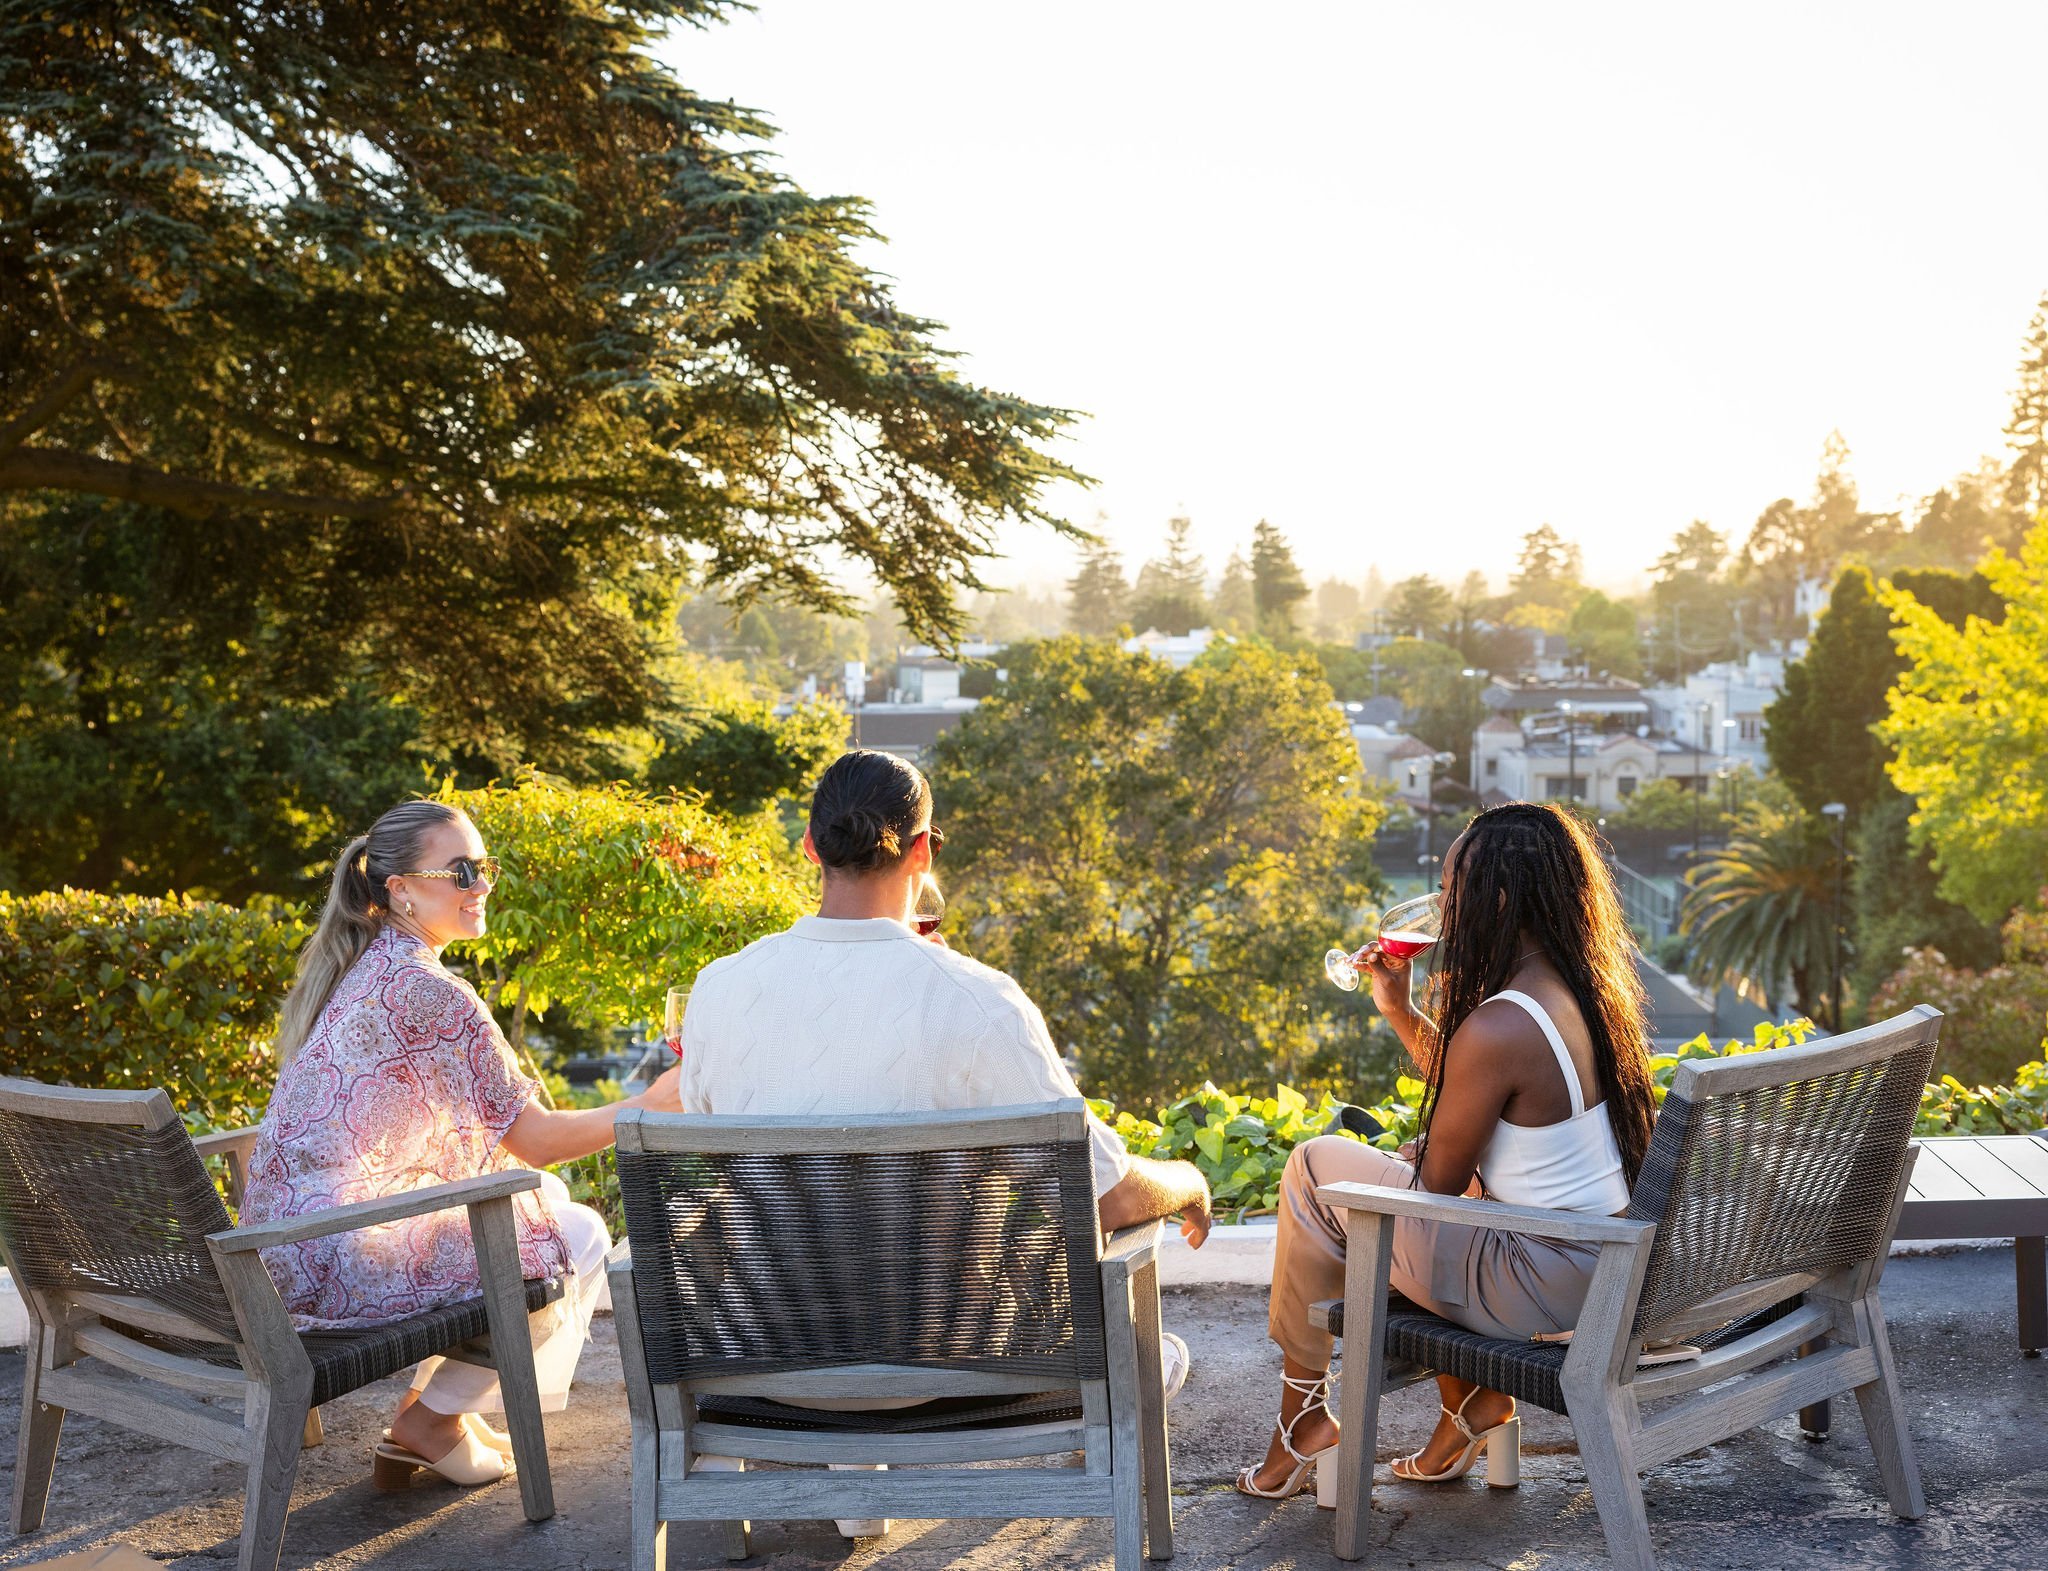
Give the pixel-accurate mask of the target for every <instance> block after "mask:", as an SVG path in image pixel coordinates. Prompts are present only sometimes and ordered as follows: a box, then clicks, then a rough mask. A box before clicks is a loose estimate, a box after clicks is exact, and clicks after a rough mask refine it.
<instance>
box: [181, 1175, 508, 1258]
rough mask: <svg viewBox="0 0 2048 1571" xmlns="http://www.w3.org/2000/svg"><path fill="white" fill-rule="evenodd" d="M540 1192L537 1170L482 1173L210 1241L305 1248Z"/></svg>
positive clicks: (222, 1246)
mask: <svg viewBox="0 0 2048 1571" xmlns="http://www.w3.org/2000/svg"><path fill="white" fill-rule="evenodd" d="M538 1188H540V1174H538V1173H536V1172H534V1171H533V1170H532V1169H531V1168H520V1169H518V1170H516V1171H512V1172H505V1173H482V1174H479V1175H478V1176H477V1177H475V1178H464V1179H461V1180H459V1181H457V1182H456V1183H452V1184H430V1185H429V1186H428V1187H426V1188H425V1189H408V1190H407V1191H406V1192H405V1193H404V1194H402V1195H387V1196H385V1197H384V1198H383V1199H382V1200H358V1201H355V1202H354V1203H353V1204H350V1205H345V1206H329V1207H327V1208H326V1209H325V1210H322V1211H309V1212H307V1213H306V1214H305V1215H304V1216H295V1217H291V1218H289V1219H288V1220H286V1221H283V1222H266V1223H261V1224H259V1225H257V1226H255V1227H231V1228H229V1229H228V1230H227V1231H226V1232H224V1233H209V1234H208V1235H207V1239H206V1241H207V1242H208V1243H209V1244H211V1245H212V1246H213V1247H214V1248H215V1249H218V1250H220V1251H222V1252H223V1253H225V1254H239V1253H243V1252H245V1251H247V1250H251V1249H273V1248H275V1247H276V1246H278V1245H279V1244H298V1243H303V1242H304V1241H305V1240H307V1239H309V1238H326V1237H328V1236H329V1235H330V1234H333V1233H353V1232H354V1231H356V1229H357V1228H362V1227H379V1226H381V1225H383V1224H384V1223H386V1222H402V1221H404V1220H405V1219H406V1218H407V1217H412V1216H424V1215H426V1214H427V1213H428V1212H429V1211H452V1210H454V1209H455V1208H456V1207H457V1206H473V1205H478V1204H481V1203H482V1202H483V1201H486V1200H504V1199H509V1198H510V1197H511V1196H513V1195H516V1194H521V1193H524V1192H525V1191H526V1190H529V1189H538Z"/></svg>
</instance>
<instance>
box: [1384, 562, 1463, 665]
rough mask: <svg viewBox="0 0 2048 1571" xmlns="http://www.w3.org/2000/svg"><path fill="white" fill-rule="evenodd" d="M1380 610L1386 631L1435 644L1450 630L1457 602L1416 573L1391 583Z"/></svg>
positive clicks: (1434, 582) (1408, 640)
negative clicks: (1381, 610)
mask: <svg viewBox="0 0 2048 1571" xmlns="http://www.w3.org/2000/svg"><path fill="white" fill-rule="evenodd" d="M1383 611H1384V619H1385V622H1386V626H1387V628H1388V630H1389V631H1390V632H1394V633H1399V634H1401V635H1402V639H1401V641H1403V642H1415V643H1429V644H1434V643H1435V642H1436V641H1437V640H1438V639H1441V638H1443V637H1444V636H1445V635H1446V634H1447V633H1448V632H1449V631H1450V628H1451V624H1452V622H1453V621H1454V620H1455V619H1456V617H1457V614H1458V603H1457V601H1456V600H1455V599H1454V598H1453V597H1452V595H1451V592H1450V590H1448V589H1446V588H1444V586H1443V585H1442V584H1440V583H1438V582H1437V581H1436V580H1435V579H1434V578H1432V577H1430V576H1429V574H1427V573H1417V574H1416V575H1415V576H1414V577H1413V578H1404V579H1402V580H1401V581H1400V582H1399V583H1398V584H1396V585H1394V588H1393V592H1392V593H1391V594H1389V595H1388V596H1387V603H1386V605H1385V606H1384V607H1383ZM1389 647H1390V648H1391V647H1392V646H1389ZM1454 652H1455V651H1454ZM1462 658H1463V657H1462V656H1461V657H1460V660H1461V663H1462Z"/></svg>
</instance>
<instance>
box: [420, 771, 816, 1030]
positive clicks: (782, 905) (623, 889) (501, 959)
mask: <svg viewBox="0 0 2048 1571" xmlns="http://www.w3.org/2000/svg"><path fill="white" fill-rule="evenodd" d="M435 797H436V799H437V800H440V801H444V802H449V803H452V804H453V805H455V806H457V807H459V808H461V809H462V810H463V811H464V812H466V813H468V814H469V816H470V817H471V818H472V819H473V820H474V821H475V823H476V826H477V829H478V831H479V832H480V833H481V834H482V835H483V838H484V843H485V844H486V845H488V846H489V847H490V848H491V850H492V851H493V852H494V853H495V854H496V855H498V856H499V857H500V858H502V859H503V861H504V864H505V870H506V871H505V888H504V891H503V893H502V894H501V895H500V896H499V897H498V899H497V900H495V901H493V902H492V907H491V926H490V931H489V932H488V933H486V934H485V935H484V936H483V937H482V938H480V939H477V940H474V941H472V942H466V943H463V944H461V945H459V946H456V947H455V949H454V951H453V952H454V953H455V954H457V955H460V956H462V957H463V958H464V959H466V960H467V961H468V962H469V963H471V964H473V965H474V966H475V967H476V970H477V973H478V990H479V992H481V993H482V994H483V997H484V1000H485V1002H487V1003H488V1004H490V1005H491V1006H492V1008H493V1009H494V1010H498V1011H500V1013H499V1024H500V1025H501V1026H503V1027H504V1028H505V1032H506V1035H507V1036H509V1037H510V1038H512V1040H513V1042H514V1044H515V1046H517V1045H521V1044H523V1040H524V1035H525V1023H526V1017H527V1015H528V1013H529V1012H541V1011H545V1010H546V1009H548V1008H549V1007H550V1006H551V1005H553V1004H555V1003H557V1002H560V1003H563V1004H566V1005H568V1006H569V1007H570V1008H571V1009H573V1010H574V1011H575V1012H576V1013H577V1014H578V1015H579V1016H581V1017H584V1018H591V1017H598V1018H607V1017H608V1018H611V1019H614V1020H650V1019H658V1018H659V1017H660V1012H661V1000H662V994H663V992H664V991H665V990H666V989H667V988H669V987H672V986H677V985H682V984H687V983H688V982H689V981H690V979H691V978H692V977H694V976H695V975H696V974H697V972H698V971H700V970H701V969H703V967H704V966H705V965H707V964H709V963H710V962H711V961H713V960H715V959H717V958H718V957H719V956H721V955H727V954H731V953H732V952H733V951H735V950H737V949H739V948H741V947H743V946H744V945H746V944H748V943H750V942H752V941H753V940H754V939H756V938H759V937H761V936H763V935H764V934H767V933H771V932H776V931H779V930H780V929H782V928H784V927H787V926H788V925H789V923H790V922H792V921H794V920H795V919H796V918H797V917H798V916H801V915H802V914H803V913H804V912H805V911H806V910H808V909H809V908H810V905H811V903H812V900H813V888H814V886H813V885H812V883H811V880H810V879H809V878H808V877H806V876H805V873H804V871H802V867H803V864H802V863H801V862H799V861H798V860H797V858H796V856H795V855H794V853H793V852H791V850H790V848H789V844H788V842H787V840H786V839H785V837H784V836H783V834H782V831H781V830H780V828H779V827H778V826H777V825H776V824H775V822H774V821H773V819H772V818H768V817H765V816H764V817H756V818H750V819H736V818H728V817H722V816H720V815H718V814H716V813H713V812H711V811H710V810H709V809H707V808H706V807H705V806H704V805H703V804H702V803H701V802H698V801H696V800H694V799H692V798H688V797H666V798H664V797H652V796H648V795H646V794H645V793H643V792H639V791H635V790H632V789H631V788H629V787H626V786H620V785H612V786H604V787H598V788H590V789H577V788H575V787H572V786H568V785H565V784H563V783H561V782H560V781H556V780H550V779H547V778H545V777H542V776H537V775H527V776H525V777H523V778H521V779H520V780H519V781H518V782H516V783H515V784H513V785H511V786H499V785H492V786H487V787H485V788H483V789H481V790H476V791H463V790H457V789H455V788H454V787H452V786H447V785H444V786H443V787H442V788H441V789H440V790H439V791H437V792H436V793H435ZM507 1010H509V1013H505V1012H504V1011H507Z"/></svg>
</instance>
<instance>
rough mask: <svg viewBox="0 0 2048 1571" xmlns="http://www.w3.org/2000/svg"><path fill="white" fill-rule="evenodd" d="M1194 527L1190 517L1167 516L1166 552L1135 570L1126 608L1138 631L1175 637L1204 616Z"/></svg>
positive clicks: (1204, 590)
mask: <svg viewBox="0 0 2048 1571" xmlns="http://www.w3.org/2000/svg"><path fill="white" fill-rule="evenodd" d="M1194 528H1195V526H1194V521H1193V520H1192V519H1187V518H1175V519H1170V520H1169V521H1168V522H1167V525H1166V554H1165V555H1164V556H1161V557H1154V558H1152V559H1151V560H1150V561H1148V562H1146V563H1145V565H1144V566H1143V567H1141V568H1140V569H1139V570H1138V582H1137V583H1136V584H1135V585H1134V586H1133V587H1132V589H1131V601H1130V608H1131V625H1132V626H1133V627H1135V628H1136V629H1137V630H1138V631H1139V632H1141V633H1142V632H1144V631H1145V630H1146V629H1148V628H1152V629H1156V630H1158V631H1159V632H1162V633H1170V634H1172V635H1174V636H1175V637H1179V636H1180V635H1182V634H1184V633H1187V632H1189V631H1191V630H1192V629H1194V628H1196V627H1199V626H1201V625H1202V623H1203V622H1204V620H1205V619H1206V618H1207V617H1208V614H1209V593H1208V575H1207V573H1206V572H1205V571H1204V569H1203V566H1202V554H1201V552H1199V551H1197V550H1196V549H1195V545H1194Z"/></svg>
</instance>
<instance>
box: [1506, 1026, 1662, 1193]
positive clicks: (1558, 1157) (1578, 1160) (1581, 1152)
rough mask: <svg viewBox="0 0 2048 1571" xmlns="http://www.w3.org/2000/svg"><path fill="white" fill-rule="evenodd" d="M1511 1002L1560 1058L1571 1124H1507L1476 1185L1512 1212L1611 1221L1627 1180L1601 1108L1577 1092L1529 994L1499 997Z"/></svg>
mask: <svg viewBox="0 0 2048 1571" xmlns="http://www.w3.org/2000/svg"><path fill="white" fill-rule="evenodd" d="M1493 998H1506V999H1512V1000H1513V1001H1514V1002H1515V1003H1517V1004H1520V1005H1521V1006H1522V1008H1524V1009H1525V1010H1527V1011H1528V1012H1529V1014H1530V1016H1531V1017H1532V1018H1533V1019H1534V1020H1535V1022H1536V1023H1537V1024H1538V1025H1539V1026H1541V1027H1542V1028H1543V1035H1544V1039H1545V1040H1546V1041H1548V1042H1549V1043H1550V1050H1551V1052H1553V1053H1555V1054H1556V1055H1557V1067H1558V1068H1559V1069H1560V1070H1562V1071H1563V1072H1564V1083H1565V1089H1566V1090H1568V1091H1570V1092H1571V1097H1572V1116H1571V1117H1570V1118H1567V1119H1566V1120H1565V1121H1564V1122H1563V1123H1561V1124H1537V1125H1525V1124H1511V1123H1509V1122H1508V1121H1507V1120H1506V1119H1502V1120H1501V1121H1500V1122H1499V1123H1497V1124H1495V1125H1494V1127H1493V1138H1492V1139H1491V1140H1489V1141H1487V1143H1486V1149H1485V1150H1484V1151H1482V1152H1481V1153H1480V1155H1479V1181H1480V1183H1481V1184H1482V1185H1483V1186H1484V1187H1485V1189H1486V1192H1487V1193H1488V1194H1489V1195H1492V1196H1493V1197H1494V1198H1495V1199H1496V1200H1504V1201H1506V1202H1507V1203H1508V1204H1509V1205H1517V1206H1544V1207H1547V1208H1549V1209H1551V1210H1553V1211H1587V1212H1592V1213H1594V1214H1596V1215H1599V1216H1612V1215H1613V1214H1614V1213H1615V1212H1617V1211H1620V1210H1623V1209H1625V1208H1626V1207H1627V1205H1628V1180H1627V1179H1626V1178H1625V1177H1623V1175H1622V1170H1621V1147H1620V1146H1619V1145H1618V1144H1616V1142H1615V1139H1614V1125H1613V1124H1612V1123H1611V1122H1610V1121H1609V1120H1608V1117H1607V1104H1606V1103H1605V1102H1602V1103H1601V1104H1600V1105H1599V1106H1598V1107H1596V1108H1593V1109H1591V1110H1590V1111H1589V1110H1588V1109H1587V1107H1586V1098H1585V1095H1584V1094H1583V1093H1582V1092H1581V1091H1580V1089H1579V1072H1578V1070H1577V1069H1576V1068H1574V1067H1573V1065H1572V1055H1571V1050H1570V1049H1569V1048H1567V1047H1566V1046H1565V1045H1564V1038H1563V1037H1562V1036H1560V1035H1559V1034H1558V1030H1557V1025H1556V1023H1555V1022H1554V1021H1553V1020H1552V1019H1551V1018H1550V1013H1549V1011H1548V1010H1546V1009H1545V1008H1544V1007H1543V1006H1542V1005H1541V1004H1539V1003H1537V1002H1536V1000H1535V999H1533V998H1531V997H1530V996H1529V995H1528V994H1527V993H1517V992H1514V991H1512V990H1510V991H1508V992H1502V993H1495V994H1494V995H1493ZM1487 1002H1488V1003H1492V1002H1493V999H1492V998H1490V999H1488V1000H1487Z"/></svg>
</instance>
